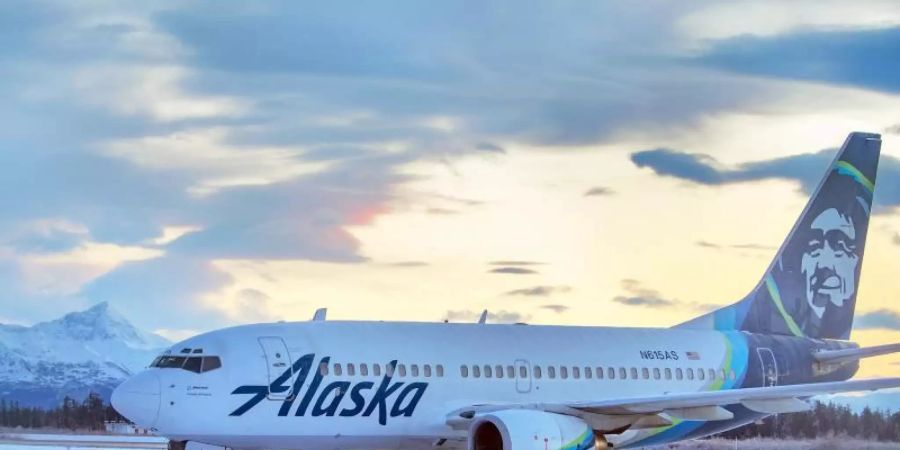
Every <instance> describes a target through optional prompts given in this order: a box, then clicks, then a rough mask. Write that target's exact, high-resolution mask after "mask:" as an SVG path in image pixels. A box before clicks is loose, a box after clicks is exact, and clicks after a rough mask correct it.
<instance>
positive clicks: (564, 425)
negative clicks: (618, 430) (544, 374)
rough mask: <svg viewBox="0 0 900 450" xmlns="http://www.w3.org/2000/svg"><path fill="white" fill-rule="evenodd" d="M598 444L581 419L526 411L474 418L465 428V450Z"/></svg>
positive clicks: (550, 449) (584, 449) (577, 448)
mask: <svg viewBox="0 0 900 450" xmlns="http://www.w3.org/2000/svg"><path fill="white" fill-rule="evenodd" d="M601 442H603V441H602V437H601V438H599V439H598V438H595V437H594V430H593V429H591V427H590V426H589V425H588V424H586V423H584V421H582V420H581V419H578V418H576V417H571V416H564V415H562V414H553V413H548V412H543V411H533V410H527V409H507V410H503V411H497V412H494V413H491V414H485V415H483V416H478V417H476V418H475V420H474V421H473V422H472V425H471V427H470V428H469V450H513V449H515V450H588V449H597V448H603V447H605V445H604V446H603V447H600V445H599V444H600V443H601Z"/></svg>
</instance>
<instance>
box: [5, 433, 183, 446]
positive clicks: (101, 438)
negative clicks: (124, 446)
mask: <svg viewBox="0 0 900 450" xmlns="http://www.w3.org/2000/svg"><path fill="white" fill-rule="evenodd" d="M0 440H4V441H67V442H130V443H152V444H159V443H163V444H164V443H166V442H168V440H167V439H166V438H164V437H160V436H151V435H143V436H142V435H116V434H41V433H0Z"/></svg>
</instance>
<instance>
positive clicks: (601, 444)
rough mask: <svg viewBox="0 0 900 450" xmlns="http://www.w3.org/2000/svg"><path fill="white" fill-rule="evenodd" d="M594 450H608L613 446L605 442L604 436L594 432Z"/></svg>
mask: <svg viewBox="0 0 900 450" xmlns="http://www.w3.org/2000/svg"><path fill="white" fill-rule="evenodd" d="M594 448H595V449H597V450H605V449H609V448H613V445H612V444H610V443H609V441H607V440H606V436H604V435H602V434H600V433H597V432H596V431H595V432H594Z"/></svg>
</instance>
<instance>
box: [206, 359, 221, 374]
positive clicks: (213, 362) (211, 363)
mask: <svg viewBox="0 0 900 450" xmlns="http://www.w3.org/2000/svg"><path fill="white" fill-rule="evenodd" d="M219 367H222V360H220V359H219V357H218V356H204V357H203V371H204V372H209V371H210V370H216V369H218V368H219Z"/></svg>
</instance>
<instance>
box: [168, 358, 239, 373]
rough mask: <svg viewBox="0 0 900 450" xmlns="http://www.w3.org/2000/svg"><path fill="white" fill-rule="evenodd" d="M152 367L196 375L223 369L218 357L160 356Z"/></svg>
mask: <svg viewBox="0 0 900 450" xmlns="http://www.w3.org/2000/svg"><path fill="white" fill-rule="evenodd" d="M150 367H156V368H160V369H184V370H187V371H189V372H194V373H205V372H209V371H211V370H216V369H218V368H220V367H222V360H221V359H220V358H219V357H218V356H190V357H187V356H168V355H163V356H159V357H157V358H156V359H154V360H153V363H152V364H150Z"/></svg>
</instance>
